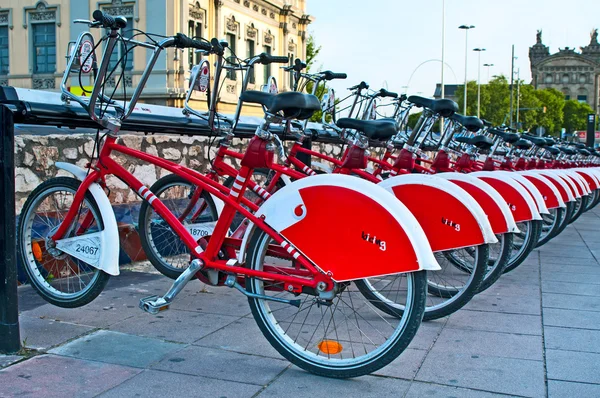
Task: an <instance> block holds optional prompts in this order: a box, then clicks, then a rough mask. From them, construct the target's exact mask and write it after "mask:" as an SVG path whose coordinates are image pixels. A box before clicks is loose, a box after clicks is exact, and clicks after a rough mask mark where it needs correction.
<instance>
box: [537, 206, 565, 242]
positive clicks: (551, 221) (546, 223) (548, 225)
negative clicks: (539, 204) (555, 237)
mask: <svg viewBox="0 0 600 398" xmlns="http://www.w3.org/2000/svg"><path fill="white" fill-rule="evenodd" d="M548 212H549V214H542V215H541V216H542V233H541V234H540V239H539V240H540V241H542V240H544V239H546V237H548V235H550V233H552V232H553V231H554V228H555V227H556V225H557V223H558V222H560V217H558V209H556V208H554V209H548Z"/></svg>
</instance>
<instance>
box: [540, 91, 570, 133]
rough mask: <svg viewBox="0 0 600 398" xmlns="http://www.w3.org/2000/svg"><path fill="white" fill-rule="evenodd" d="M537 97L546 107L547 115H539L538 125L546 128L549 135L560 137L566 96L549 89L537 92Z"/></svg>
mask: <svg viewBox="0 0 600 398" xmlns="http://www.w3.org/2000/svg"><path fill="white" fill-rule="evenodd" d="M535 95H536V97H537V98H538V99H539V100H540V103H541V105H542V106H543V107H546V113H543V112H541V113H539V116H538V118H537V124H538V125H540V126H543V127H545V128H546V131H547V132H548V133H550V134H553V135H559V134H560V129H561V128H562V127H563V107H564V106H565V96H564V94H563V93H561V92H560V91H558V90H556V89H554V88H547V89H544V90H535Z"/></svg>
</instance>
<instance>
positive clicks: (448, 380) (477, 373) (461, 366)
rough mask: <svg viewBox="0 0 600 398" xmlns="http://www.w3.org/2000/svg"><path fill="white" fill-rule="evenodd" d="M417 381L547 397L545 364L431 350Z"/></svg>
mask: <svg viewBox="0 0 600 398" xmlns="http://www.w3.org/2000/svg"><path fill="white" fill-rule="evenodd" d="M416 380H418V381H426V382H433V383H438V384H444V385H448V386H454V387H464V388H474V389H477V390H484V391H490V392H495V393H503V394H511V395H521V396H527V397H543V396H545V395H546V386H545V383H544V363H543V362H542V361H530V360H525V359H514V358H499V357H490V356H485V355H466V354H454V353H448V352H433V351H432V352H430V353H429V355H427V358H425V362H423V366H421V369H420V370H419V372H418V373H417V377H416Z"/></svg>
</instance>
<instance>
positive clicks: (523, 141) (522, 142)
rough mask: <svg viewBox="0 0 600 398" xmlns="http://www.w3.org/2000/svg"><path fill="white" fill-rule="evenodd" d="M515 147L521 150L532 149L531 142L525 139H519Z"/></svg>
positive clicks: (514, 144)
mask: <svg viewBox="0 0 600 398" xmlns="http://www.w3.org/2000/svg"><path fill="white" fill-rule="evenodd" d="M512 144H513V146H514V147H516V148H519V149H529V148H531V142H530V141H528V140H526V139H524V138H519V139H518V140H516V141H515V142H513V143H512Z"/></svg>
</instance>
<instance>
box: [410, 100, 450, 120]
mask: <svg viewBox="0 0 600 398" xmlns="http://www.w3.org/2000/svg"><path fill="white" fill-rule="evenodd" d="M408 101H409V102H412V103H413V104H415V105H416V106H418V107H422V108H428V109H431V110H432V111H434V112H436V113H439V114H440V115H442V116H443V117H450V116H452V115H453V114H454V112H458V104H457V103H456V102H454V101H452V100H449V99H447V98H442V99H438V100H434V99H430V98H425V97H419V96H418V95H411V96H410V97H408Z"/></svg>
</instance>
